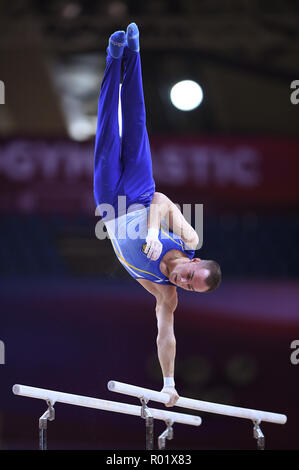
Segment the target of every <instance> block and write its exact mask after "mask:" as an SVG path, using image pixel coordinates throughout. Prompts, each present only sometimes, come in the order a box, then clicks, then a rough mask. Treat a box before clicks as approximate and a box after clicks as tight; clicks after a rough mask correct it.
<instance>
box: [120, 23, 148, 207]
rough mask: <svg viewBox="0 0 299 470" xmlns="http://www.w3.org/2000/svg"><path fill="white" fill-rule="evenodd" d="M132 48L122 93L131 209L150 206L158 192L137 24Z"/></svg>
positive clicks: (130, 33) (130, 31) (131, 31)
mask: <svg viewBox="0 0 299 470" xmlns="http://www.w3.org/2000/svg"><path fill="white" fill-rule="evenodd" d="M127 43H128V46H126V47H125V49H124V77H123V84H122V89H121V106H122V123H123V129H122V149H121V159H122V163H123V176H122V188H123V194H125V195H126V196H127V199H128V201H127V205H131V204H133V203H138V204H143V205H144V206H145V207H147V206H149V205H150V203H151V200H152V196H153V194H154V192H155V182H154V179H153V172H152V160H151V151H150V145H149V139H148V134H147V129H146V112H145V104H144V96H143V86H142V73H141V61H140V53H139V31H138V28H137V26H136V24H135V23H131V24H130V25H129V26H128V28H127Z"/></svg>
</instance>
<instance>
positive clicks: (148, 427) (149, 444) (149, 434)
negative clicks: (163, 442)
mask: <svg viewBox="0 0 299 470" xmlns="http://www.w3.org/2000/svg"><path fill="white" fill-rule="evenodd" d="M140 401H141V404H142V408H141V417H142V418H143V419H145V448H146V450H153V448H154V418H153V416H152V414H151V412H150V410H149V408H148V407H147V406H146V404H147V400H146V399H145V398H144V397H141V398H140Z"/></svg>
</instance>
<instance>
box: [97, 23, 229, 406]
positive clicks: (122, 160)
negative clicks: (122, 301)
mask: <svg viewBox="0 0 299 470" xmlns="http://www.w3.org/2000/svg"><path fill="white" fill-rule="evenodd" d="M122 66H123V80H122V86H121V93H120V92H119V90H120V83H121V75H122ZM119 95H120V99H121V112H122V134H121V137H120V133H119V122H118V109H119ZM155 189H156V188H155V181H154V178H153V172H152V160H151V152H150V145H149V139H148V134H147V129H146V111H145V103H144V96H143V86H142V73H141V62H140V46H139V30H138V27H137V25H136V24H135V23H131V24H130V25H129V26H128V27H127V31H126V32H125V31H116V32H115V33H113V34H112V35H111V36H110V38H109V43H108V48H107V61H106V69H105V73H104V77H103V81H102V84H101V90H100V97H99V104H98V122H97V132H96V138H95V160H94V196H95V201H96V204H97V207H100V212H99V213H100V215H101V216H102V220H103V222H104V224H105V226H106V229H107V231H108V233H109V237H110V240H111V242H112V245H113V249H114V251H115V254H116V256H117V257H118V259H119V261H120V262H121V263H122V265H123V266H124V268H125V269H126V270H127V271H128V273H129V274H130V275H131V276H132V277H133V278H134V279H136V281H137V282H139V283H140V284H141V285H142V286H143V287H144V288H145V289H146V290H147V291H148V292H150V293H151V294H152V295H153V296H154V297H155V299H156V318H157V327H158V335H157V349H158V358H159V363H160V366H161V370H162V374H163V389H162V391H163V392H166V393H168V394H169V402H168V403H167V404H166V406H173V405H174V404H175V403H176V401H177V400H178V398H179V395H178V393H177V391H176V389H175V380H174V372H175V370H174V369H175V354H176V340H175V335H174V312H175V310H176V307H177V303H178V298H177V287H180V288H182V289H185V290H189V291H194V292H210V291H212V290H214V289H215V288H216V287H218V285H219V284H220V281H221V270H220V267H219V265H218V263H216V262H215V261H210V260H202V259H200V258H195V257H194V254H195V249H196V247H197V245H198V242H199V237H198V235H197V233H196V231H195V230H194V229H193V227H192V226H191V225H190V224H189V223H188V222H187V220H186V219H185V218H184V216H183V214H182V213H181V211H180V210H179V208H178V207H177V206H176V205H175V204H174V203H173V202H172V201H171V200H170V199H169V198H168V197H167V196H166V195H164V194H162V193H160V192H156V191H155ZM120 198H123V199H124V203H122V204H121V205H120V204H119V200H120ZM120 206H121V209H120ZM109 209H112V211H111V210H109ZM124 233H125V236H124Z"/></svg>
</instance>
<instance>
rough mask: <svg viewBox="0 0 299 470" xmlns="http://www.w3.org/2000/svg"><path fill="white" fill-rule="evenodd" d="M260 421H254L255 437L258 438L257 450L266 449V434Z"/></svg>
mask: <svg viewBox="0 0 299 470" xmlns="http://www.w3.org/2000/svg"><path fill="white" fill-rule="evenodd" d="M260 423H261V422H260V421H253V437H254V439H256V444H257V450H265V436H264V434H263V433H262V430H261V428H260Z"/></svg>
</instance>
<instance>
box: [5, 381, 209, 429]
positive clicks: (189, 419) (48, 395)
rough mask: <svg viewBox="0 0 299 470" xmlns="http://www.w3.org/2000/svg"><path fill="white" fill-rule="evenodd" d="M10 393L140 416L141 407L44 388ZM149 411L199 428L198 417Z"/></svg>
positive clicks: (19, 387)
mask: <svg viewBox="0 0 299 470" xmlns="http://www.w3.org/2000/svg"><path fill="white" fill-rule="evenodd" d="M12 391H13V393H14V394H15V395H21V396H23V397H30V398H37V399H39V400H46V401H51V402H52V404H53V405H54V404H55V403H56V402H59V403H65V404H67V405H76V406H83V407H86V408H96V409H98V410H104V411H113V412H115V413H124V414H129V415H134V416H141V406H136V405H129V404H127V403H120V402H115V401H108V400H101V399H99V398H91V397H85V396H81V395H73V394H71V393H63V392H56V391H54V390H46V389H44V388H36V387H29V386H28V385H20V384H15V385H14V386H13V388H12ZM149 411H150V413H151V414H152V416H153V418H154V419H160V420H162V421H166V420H169V421H172V422H174V423H181V424H189V425H191V426H199V425H200V424H201V418H200V417H199V416H192V415H188V414H183V413H175V412H173V411H167V410H157V409H153V408H149Z"/></svg>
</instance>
